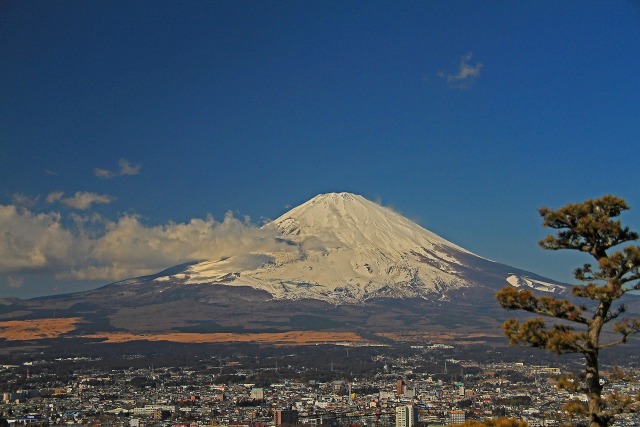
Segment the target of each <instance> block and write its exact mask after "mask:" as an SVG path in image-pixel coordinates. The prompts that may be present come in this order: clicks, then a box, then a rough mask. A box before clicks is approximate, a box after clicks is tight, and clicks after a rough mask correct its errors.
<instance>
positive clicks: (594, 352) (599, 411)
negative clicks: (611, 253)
mask: <svg viewBox="0 0 640 427" xmlns="http://www.w3.org/2000/svg"><path fill="white" fill-rule="evenodd" d="M610 306H611V302H609V301H600V304H598V308H597V310H596V312H595V314H594V316H593V319H592V320H591V323H590V324H589V328H588V331H587V336H588V342H587V343H585V344H586V345H585V351H584V358H585V367H586V377H585V383H586V395H587V399H588V401H589V427H606V426H609V425H610V424H611V423H612V422H613V417H611V416H610V415H608V414H606V413H603V408H602V406H603V405H602V384H600V367H599V362H598V350H599V347H600V332H601V331H602V326H603V325H604V318H605V316H606V315H607V312H608V311H609V308H610Z"/></svg>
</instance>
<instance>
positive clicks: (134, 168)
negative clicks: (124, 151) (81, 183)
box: [93, 159, 141, 179]
mask: <svg viewBox="0 0 640 427" xmlns="http://www.w3.org/2000/svg"><path fill="white" fill-rule="evenodd" d="M140 167H141V166H140V165H132V164H131V163H129V161H128V160H127V159H120V160H119V161H118V168H119V169H118V170H114V171H112V170H109V169H100V168H95V169H94V171H93V172H94V174H95V175H96V176H97V177H98V178H104V179H109V178H115V177H117V176H125V175H137V174H139V173H140Z"/></svg>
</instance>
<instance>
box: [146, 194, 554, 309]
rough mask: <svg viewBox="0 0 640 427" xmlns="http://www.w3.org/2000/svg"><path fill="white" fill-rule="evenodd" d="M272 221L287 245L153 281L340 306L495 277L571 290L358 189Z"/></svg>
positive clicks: (439, 296)
mask: <svg viewBox="0 0 640 427" xmlns="http://www.w3.org/2000/svg"><path fill="white" fill-rule="evenodd" d="M265 227H267V228H275V229H277V230H278V232H279V233H280V237H278V239H279V241H280V242H281V243H282V244H281V246H282V248H281V249H280V250H278V251H274V252H254V253H246V254H242V255H239V256H233V257H228V258H224V259H219V260H212V261H204V262H199V263H197V264H193V265H190V266H189V267H188V268H186V269H185V270H184V271H181V272H180V273H178V274H173V275H166V276H161V277H158V278H156V279H154V280H156V281H159V282H161V281H170V282H181V283H183V284H185V285H189V284H202V283H207V284H212V285H213V284H224V285H227V286H250V287H252V288H254V289H260V290H264V291H266V292H268V293H269V294H270V295H271V296H272V298H274V299H284V300H300V299H315V300H322V301H327V302H330V303H332V304H337V305H341V304H358V303H363V302H365V301H367V300H370V299H373V298H412V297H419V298H424V299H428V300H447V299H449V293H450V291H452V290H460V289H465V288H467V289H469V288H474V287H478V286H483V285H486V284H489V283H491V285H490V288H500V287H502V286H504V285H505V284H506V283H507V282H508V283H510V284H512V285H514V286H525V287H531V288H534V289H537V290H541V291H545V292H551V293H563V292H564V291H565V288H564V287H563V286H560V285H557V284H554V283H552V281H550V280H548V279H543V278H541V277H538V276H536V275H534V274H531V273H523V272H521V271H519V270H516V269H510V268H508V267H507V268H505V266H501V265H499V264H496V263H494V262H492V261H490V260H487V259H485V258H482V257H480V256H478V255H475V254H473V253H471V252H469V251H467V250H466V249H463V248H461V247H460V246H457V245H455V244H453V243H451V242H449V241H447V240H445V239H443V238H442V237H440V236H438V235H436V234H434V233H432V232H430V231H428V230H426V229H424V228H422V227H421V226H419V225H418V224H416V223H414V222H412V221H410V220H408V219H407V218H405V217H403V216H402V215H400V214H398V213H396V212H394V211H393V210H391V209H389V208H385V207H383V206H380V205H378V204H376V203H374V202H372V201H369V200H367V199H365V198H364V197H362V196H359V195H355V194H350V193H329V194H320V195H318V196H316V197H314V198H313V199H311V200H309V201H308V202H306V203H303V204H302V205H300V206H297V207H295V208H293V209H291V210H290V211H289V212H287V213H285V214H284V215H282V216H281V217H279V218H277V219H276V220H275V221H273V222H271V223H269V224H267V225H266V226H265ZM500 275H502V277H500Z"/></svg>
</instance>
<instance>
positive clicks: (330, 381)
mask: <svg viewBox="0 0 640 427" xmlns="http://www.w3.org/2000/svg"><path fill="white" fill-rule="evenodd" d="M323 347H330V348H323ZM254 350H256V351H257V352H258V353H260V352H261V351H264V352H263V353H262V356H260V355H259V354H258V353H254V354H252V352H251V351H243V352H238V351H235V352H233V353H231V352H229V353H227V354H224V355H222V354H221V355H219V356H209V357H207V356H206V355H200V356H198V357H194V362H193V363H192V365H191V366H186V365H185V364H184V363H180V366H153V362H154V361H155V360H157V361H158V362H160V363H163V362H162V359H157V358H154V357H149V356H148V355H142V354H126V355H121V356H120V357H121V365H122V366H119V367H114V366H111V367H109V366H108V365H112V363H105V360H103V359H102V358H100V357H68V358H64V357H57V358H55V359H47V358H46V357H45V356H44V355H40V356H41V357H42V358H36V359H32V360H29V361H26V362H23V363H21V364H13V365H2V366H0V368H1V370H0V380H1V383H2V384H3V386H2V390H0V392H1V395H2V404H1V405H0V408H1V411H2V412H3V413H4V414H5V415H4V416H5V418H6V419H7V421H8V423H9V425H94V426H192V427H195V426H210V425H220V426H226V425H234V426H253V427H259V426H277V425H286V424H290V425H291V424H297V425H327V426H347V425H348V426H393V425H395V426H397V427H404V426H413V425H423V426H427V425H455V424H462V423H464V421H465V420H485V419H489V418H498V417H506V418H514V419H517V420H522V421H526V422H527V423H528V425H529V426H561V425H563V423H566V422H569V423H572V424H573V425H576V423H578V422H579V421H580V420H579V419H574V420H571V419H570V418H568V417H567V415H566V413H565V412H564V411H563V405H564V404H565V403H566V402H567V401H570V400H572V399H579V398H580V396H579V395H575V396H574V395H571V394H569V393H567V392H563V391H560V390H558V388H557V387H556V379H557V378H558V377H559V376H560V375H561V374H564V373H567V372H568V371H569V370H570V369H571V368H572V365H573V368H575V364H574V363H573V362H572V361H571V360H568V363H567V364H565V363H564V359H561V358H557V359H556V361H557V362H558V363H556V364H555V365H552V364H544V365H543V364H536V363H531V362H522V361H520V362H518V361H512V362H497V361H494V360H491V356H489V357H486V356H487V355H486V354H485V355H483V356H484V357H480V358H477V359H483V361H482V362H480V361H477V360H472V359H471V358H469V359H465V360H463V359H456V357H458V358H459V357H461V355H463V354H465V353H468V354H469V357H470V356H472V355H473V352H468V351H466V350H465V349H463V348H455V347H454V346H451V345H443V344H432V345H411V346H405V347H403V348H393V349H392V348H383V347H367V346H358V347H350V346H317V348H315V349H314V348H305V349H304V351H302V348H295V347H292V348H286V349H280V350H273V351H269V350H265V349H261V350H260V349H254ZM314 351H315V352H317V353H318V355H320V356H322V357H320V358H319V359H321V360H323V361H327V360H328V359H329V358H332V357H335V358H336V360H335V361H334V362H329V365H328V366H327V369H322V368H319V365H320V364H321V363H315V364H314V363H313V361H311V360H309V358H308V355H309V354H308V353H306V354H305V352H310V353H313V352H314ZM496 353H499V352H496ZM394 354H395V356H394ZM340 356H342V357H340ZM536 360H539V359H536ZM307 361H308V362H309V363H304V362H307ZM149 362H151V363H152V364H151V365H149V366H145V365H146V364H147V363H149ZM545 362H547V361H545ZM358 367H360V368H361V371H359V372H355V371H354V370H355V369H357V368H358ZM607 389H608V391H609V392H616V393H619V394H621V395H627V396H633V395H637V394H638V393H639V392H640V370H638V369H637V368H635V369H631V370H629V371H628V372H626V377H625V380H624V381H622V380H619V381H617V382H611V383H608V384H607ZM638 423H640V417H639V416H638V414H633V415H627V416H623V417H619V418H618V419H617V421H616V424H615V425H616V426H632V425H638Z"/></svg>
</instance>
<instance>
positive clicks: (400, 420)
mask: <svg viewBox="0 0 640 427" xmlns="http://www.w3.org/2000/svg"><path fill="white" fill-rule="evenodd" d="M417 422H418V408H417V407H416V406H414V405H403V406H398V407H397V408H396V427H415V425H416V424H417Z"/></svg>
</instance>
